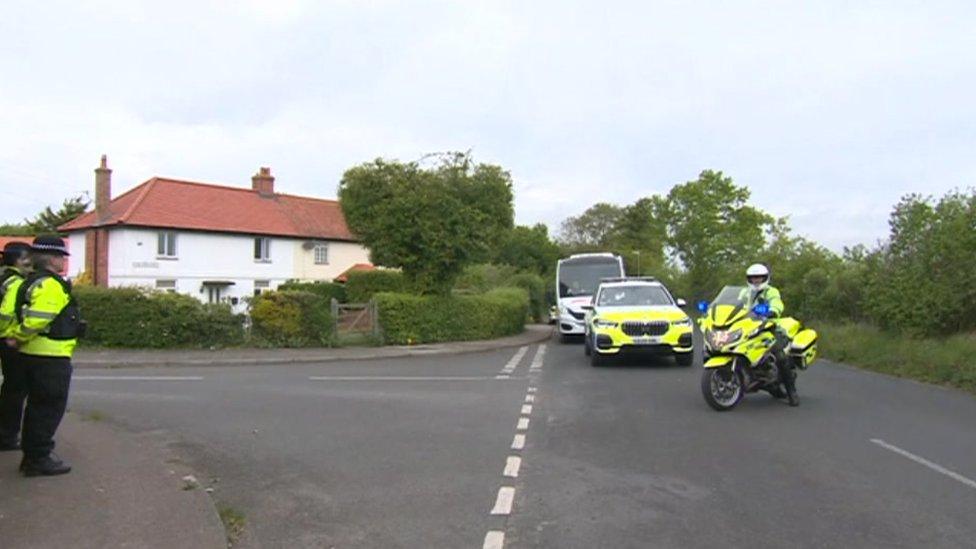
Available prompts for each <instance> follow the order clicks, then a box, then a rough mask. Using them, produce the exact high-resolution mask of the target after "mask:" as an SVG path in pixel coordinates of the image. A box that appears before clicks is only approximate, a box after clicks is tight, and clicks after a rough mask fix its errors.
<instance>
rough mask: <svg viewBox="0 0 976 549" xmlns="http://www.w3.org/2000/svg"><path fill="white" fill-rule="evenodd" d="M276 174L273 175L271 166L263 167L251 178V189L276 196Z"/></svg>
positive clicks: (263, 194) (264, 194)
mask: <svg viewBox="0 0 976 549" xmlns="http://www.w3.org/2000/svg"><path fill="white" fill-rule="evenodd" d="M274 180H275V178H274V176H273V175H271V168H261V169H259V170H258V173H256V174H254V177H252V178H251V189H253V190H255V191H257V192H258V194H260V195H261V196H274Z"/></svg>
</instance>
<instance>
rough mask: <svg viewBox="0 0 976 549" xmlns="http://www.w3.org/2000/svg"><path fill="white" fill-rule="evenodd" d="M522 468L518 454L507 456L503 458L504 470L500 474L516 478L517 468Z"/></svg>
mask: <svg viewBox="0 0 976 549" xmlns="http://www.w3.org/2000/svg"><path fill="white" fill-rule="evenodd" d="M521 468H522V458H520V457H518V456H508V459H507V460H505V471H504V472H503V473H502V475H504V476H506V477H509V478H516V477H518V474H519V469H521Z"/></svg>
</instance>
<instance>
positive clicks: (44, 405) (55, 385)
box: [20, 355, 71, 459]
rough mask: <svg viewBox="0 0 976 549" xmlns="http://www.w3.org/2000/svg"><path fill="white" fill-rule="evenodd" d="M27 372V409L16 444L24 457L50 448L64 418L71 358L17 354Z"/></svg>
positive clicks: (35, 454) (40, 456) (29, 457)
mask: <svg viewBox="0 0 976 549" xmlns="http://www.w3.org/2000/svg"><path fill="white" fill-rule="evenodd" d="M20 356H21V359H22V362H23V364H24V370H25V371H26V373H27V376H26V378H27V408H26V409H25V410H24V432H23V435H22V437H21V442H20V446H21V448H23V451H24V457H25V458H27V459H37V458H42V457H45V456H47V455H49V454H50V453H51V450H54V433H55V431H57V430H58V425H60V424H61V419H62V418H64V410H65V408H66V407H67V405H68V388H69V386H70V385H71V359H70V358H60V357H58V358H55V357H46V356H33V355H20Z"/></svg>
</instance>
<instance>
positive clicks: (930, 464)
mask: <svg viewBox="0 0 976 549" xmlns="http://www.w3.org/2000/svg"><path fill="white" fill-rule="evenodd" d="M871 442H873V443H875V444H877V445H878V446H880V447H882V448H884V449H885V450H889V451H891V452H894V453H896V454H898V455H901V456H903V457H906V458H908V459H910V460H912V461H914V462H915V463H918V464H919V465H924V466H926V467H928V468H929V469H932V470H933V471H935V472H936V473H941V474H943V475H945V476H947V477H949V478H951V479H952V480H955V481H958V482H961V483H963V484H965V485H966V486H969V487H970V488H974V489H976V480H972V479H970V478H966V477H964V476H962V475H960V474H959V473H956V472H955V471H950V470H948V469H946V468H945V467H943V466H941V465H939V464H938V463H933V462H931V461H929V460H927V459H925V458H923V457H920V456H916V455H915V454H913V453H911V452H909V451H908V450H902V449H901V448H899V447H897V446H895V445H894V444H888V443H887V442H885V441H883V440H881V439H877V438H872V439H871Z"/></svg>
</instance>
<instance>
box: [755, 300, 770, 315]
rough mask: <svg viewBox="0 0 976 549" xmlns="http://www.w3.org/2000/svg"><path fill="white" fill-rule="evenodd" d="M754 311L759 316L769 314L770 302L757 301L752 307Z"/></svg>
mask: <svg viewBox="0 0 976 549" xmlns="http://www.w3.org/2000/svg"><path fill="white" fill-rule="evenodd" d="M752 312H754V313H756V315H757V316H769V303H757V304H756V306H755V307H753V308H752Z"/></svg>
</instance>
